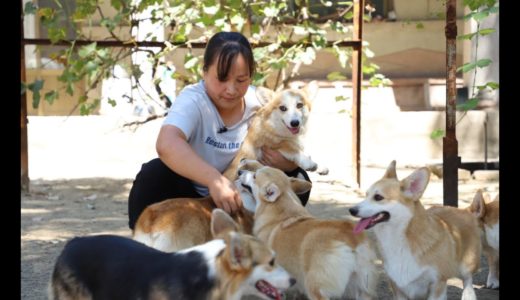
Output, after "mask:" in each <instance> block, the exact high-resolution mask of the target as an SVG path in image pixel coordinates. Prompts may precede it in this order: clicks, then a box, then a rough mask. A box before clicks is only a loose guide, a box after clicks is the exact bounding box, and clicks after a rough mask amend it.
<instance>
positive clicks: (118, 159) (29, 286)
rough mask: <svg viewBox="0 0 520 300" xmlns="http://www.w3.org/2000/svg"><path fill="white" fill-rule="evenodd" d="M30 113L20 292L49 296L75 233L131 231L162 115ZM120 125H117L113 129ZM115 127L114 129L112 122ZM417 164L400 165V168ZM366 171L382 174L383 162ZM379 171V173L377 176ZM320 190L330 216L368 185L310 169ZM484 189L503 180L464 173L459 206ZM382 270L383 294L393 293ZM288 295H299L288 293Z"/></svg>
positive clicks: (322, 211) (480, 293)
mask: <svg viewBox="0 0 520 300" xmlns="http://www.w3.org/2000/svg"><path fill="white" fill-rule="evenodd" d="M88 118H90V119H85V117H83V118H81V117H76V118H69V119H65V118H60V117H31V118H30V120H29V157H30V161H29V166H30V169H29V172H30V173H29V174H30V177H31V186H30V192H29V193H22V195H21V236H20V237H21V299H22V300H33V299H46V297H47V296H46V295H47V283H48V281H49V278H50V275H51V272H52V267H53V264H54V261H55V259H56V257H57V256H58V254H59V252H60V251H61V250H62V248H63V246H64V245H65V242H66V241H67V240H69V239H70V238H72V237H74V236H84V235H96V234H117V235H122V236H130V230H129V229H128V226H127V222H128V215H127V197H128V192H129V189H130V187H131V184H132V180H133V179H132V178H133V177H134V176H135V174H136V172H137V171H138V170H139V168H140V164H141V163H143V162H145V161H147V160H149V159H151V158H153V157H154V149H153V146H154V144H153V143H154V140H155V136H156V134H157V130H158V126H159V124H160V121H156V122H151V123H150V124H147V125H145V127H143V128H140V129H139V130H137V131H132V130H128V129H121V128H120V127H117V126H116V125H117V124H120V121H121V120H115V121H114V120H113V119H112V120H110V121H107V120H106V119H104V118H96V117H88ZM116 127H117V128H119V129H113V128H116ZM107 128H112V129H107ZM411 171H412V169H405V168H401V169H399V170H398V175H399V176H401V175H400V174H409V173H410V172H411ZM363 172H364V174H367V176H368V174H373V177H374V178H375V179H377V178H379V177H380V176H382V174H383V172H384V169H383V168H381V167H374V168H368V167H366V168H364V169H363ZM371 176H372V175H371ZM311 179H312V180H313V189H312V193H311V200H310V201H309V204H308V209H309V210H310V211H311V213H312V214H314V215H316V216H319V217H324V218H348V217H349V216H348V211H347V208H348V207H349V206H351V205H353V204H355V203H357V202H359V201H360V200H361V199H362V197H361V194H362V192H359V191H358V190H357V189H355V188H353V187H352V186H350V185H349V184H348V183H345V182H344V181H343V180H338V179H337V178H336V177H334V173H333V174H332V175H328V176H321V177H320V176H317V175H314V174H311ZM478 188H483V189H485V190H486V191H488V192H489V193H490V194H491V195H492V196H494V195H495V194H496V193H498V181H496V180H495V181H489V180H488V181H479V180H475V179H468V180H461V181H460V185H459V199H461V200H460V202H459V206H460V207H465V206H466V205H468V204H469V202H470V201H471V199H472V197H473V194H474V192H475V191H476V189H478ZM441 199H442V180H441V179H438V178H436V177H433V178H432V180H431V182H430V184H429V186H428V188H427V190H426V192H425V195H424V199H423V203H425V204H426V205H428V204H432V203H442V200H441ZM380 271H381V281H380V284H379V286H378V291H377V292H378V299H392V297H391V293H390V291H389V288H388V283H387V281H386V278H385V276H384V274H383V272H382V269H381V268H380ZM487 272H488V267H487V264H486V262H485V260H482V265H481V269H480V271H479V272H478V273H477V274H475V276H474V287H475V291H476V293H477V298H478V299H483V300H491V299H498V298H499V291H498V290H490V289H486V288H484V285H485V280H486V276H487ZM461 291H462V290H461V282H460V280H458V279H453V280H450V281H449V288H448V299H460V297H461ZM288 298H289V299H294V298H296V296H295V295H289V297H288Z"/></svg>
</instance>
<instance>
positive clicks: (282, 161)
mask: <svg viewBox="0 0 520 300" xmlns="http://www.w3.org/2000/svg"><path fill="white" fill-rule="evenodd" d="M258 161H259V162H260V163H262V164H263V165H266V166H270V167H274V168H278V169H280V170H282V171H284V172H290V171H292V170H294V169H296V168H297V167H298V166H297V165H296V164H295V163H294V162H292V161H290V160H288V159H287V158H285V157H284V156H283V155H282V154H281V153H280V152H278V151H276V150H273V149H271V148H268V147H265V146H264V147H262V158H261V159H259V160H258Z"/></svg>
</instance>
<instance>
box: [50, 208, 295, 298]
mask: <svg viewBox="0 0 520 300" xmlns="http://www.w3.org/2000/svg"><path fill="white" fill-rule="evenodd" d="M211 230H212V232H213V234H214V236H215V237H216V238H217V239H215V240H212V241H210V242H208V243H205V244H202V245H199V246H196V247H193V248H190V249H186V250H184V251H180V252H177V253H165V252H161V251H158V250H156V249H153V248H150V247H147V246H145V245H143V244H141V243H139V242H136V241H133V240H131V239H128V238H124V237H119V236H114V235H98V236H90V237H77V238H74V239H72V240H71V241H69V242H68V243H67V244H66V245H65V248H64V250H63V251H62V253H61V254H60V256H59V257H58V259H57V261H56V265H55V267H54V271H53V273H52V279H51V283H50V288H49V299H56V300H58V299H107V300H108V299H111V300H117V299H121V300H129V299H185V300H188V299H201V300H202V299H211V300H213V299H222V300H227V299H235V300H238V299H240V298H241V297H242V295H255V296H257V297H260V298H261V299H281V294H280V293H281V292H282V291H284V290H285V289H287V288H289V287H290V286H291V285H293V284H294V282H295V280H294V279H293V278H291V277H290V275H289V274H288V273H287V272H286V271H285V270H284V269H283V268H281V267H280V266H278V265H277V264H275V263H274V253H273V251H272V250H270V249H269V248H268V247H266V246H265V244H263V243H262V242H260V241H259V240H258V239H257V238H254V237H253V236H250V235H245V234H241V233H238V232H237V231H236V230H237V224H236V223H235V222H234V221H233V220H232V219H231V218H230V217H229V216H228V215H227V214H226V213H225V212H224V211H223V210H220V209H215V210H214V211H213V213H212V220H211Z"/></svg>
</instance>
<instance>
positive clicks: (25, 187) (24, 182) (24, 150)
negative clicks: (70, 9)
mask: <svg viewBox="0 0 520 300" xmlns="http://www.w3.org/2000/svg"><path fill="white" fill-rule="evenodd" d="M20 7H21V10H20V12H21V15H20V29H21V31H20V36H21V40H23V0H20ZM20 45H21V46H20V73H21V80H22V82H25V81H26V79H25V46H24V45H23V44H22V43H20ZM20 105H21V107H20V108H21V110H20V134H21V138H20V140H21V145H20V146H21V149H20V150H21V153H20V156H21V157H20V160H21V170H22V174H21V177H22V178H21V189H22V191H24V192H29V183H30V181H29V154H28V146H27V123H28V120H27V93H23V94H22V95H21V96H20Z"/></svg>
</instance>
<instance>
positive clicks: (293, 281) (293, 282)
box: [289, 277, 296, 286]
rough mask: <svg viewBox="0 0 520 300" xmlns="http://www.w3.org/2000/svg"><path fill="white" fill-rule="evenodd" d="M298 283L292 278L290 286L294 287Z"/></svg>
mask: <svg viewBox="0 0 520 300" xmlns="http://www.w3.org/2000/svg"><path fill="white" fill-rule="evenodd" d="M295 283H296V279H294V278H292V277H291V279H289V286H293V285H294V284H295Z"/></svg>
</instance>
